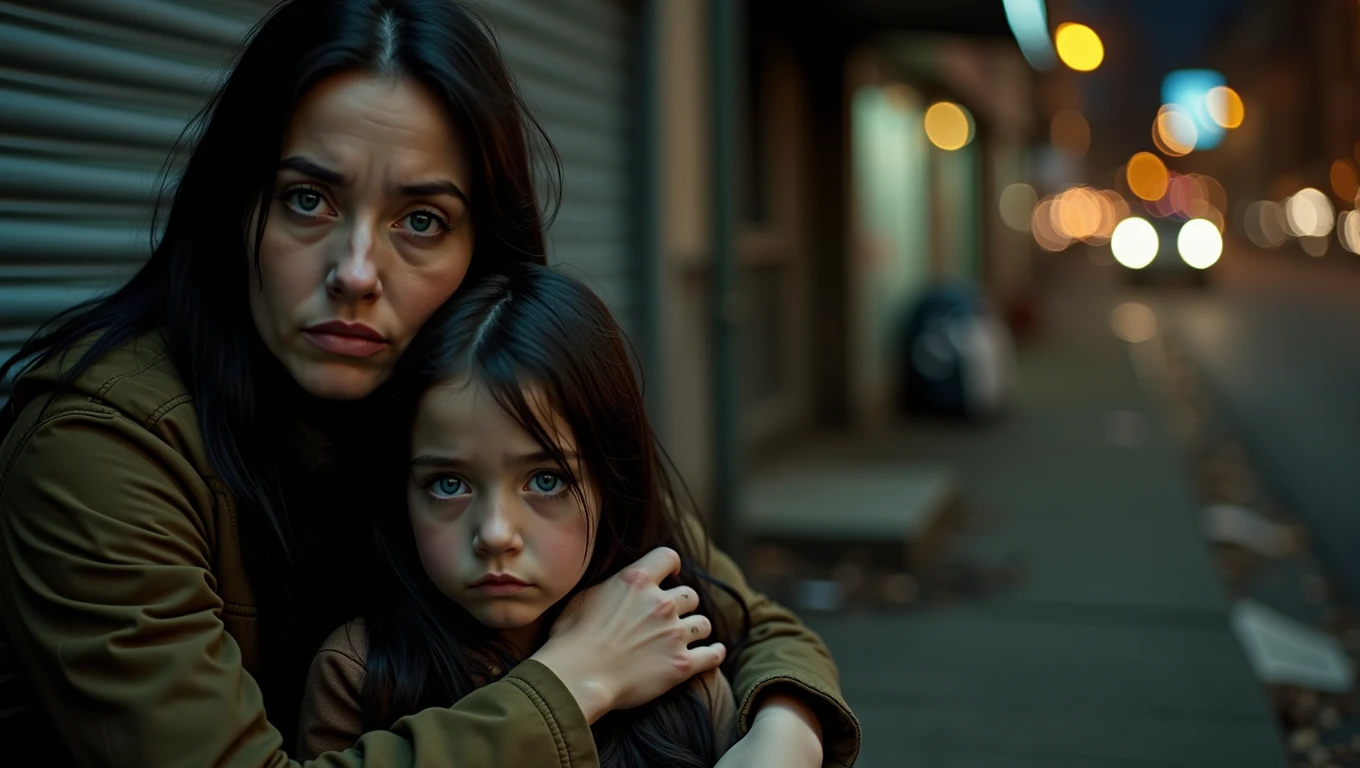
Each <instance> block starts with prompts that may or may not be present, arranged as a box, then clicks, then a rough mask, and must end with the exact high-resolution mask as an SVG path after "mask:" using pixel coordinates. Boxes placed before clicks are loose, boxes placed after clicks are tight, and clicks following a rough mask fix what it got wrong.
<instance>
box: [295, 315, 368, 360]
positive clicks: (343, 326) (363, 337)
mask: <svg viewBox="0 0 1360 768" xmlns="http://www.w3.org/2000/svg"><path fill="white" fill-rule="evenodd" d="M303 334H304V335H306V336H307V338H308V339H309V340H310V341H311V342H312V343H313V344H315V345H317V346H318V347H320V348H321V349H323V350H325V351H326V352H330V353H331V354H333V355H340V356H342V357H368V356H370V355H375V354H377V353H379V352H381V351H383V350H384V349H386V348H387V340H386V339H385V338H383V335H382V334H381V333H378V332H377V331H376V330H374V329H373V328H371V327H369V326H367V325H364V324H363V323H345V322H341V321H338V320H335V321H331V322H328V323H319V324H317V325H313V326H311V327H309V328H304V329H303Z"/></svg>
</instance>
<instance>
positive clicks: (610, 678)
mask: <svg viewBox="0 0 1360 768" xmlns="http://www.w3.org/2000/svg"><path fill="white" fill-rule="evenodd" d="M679 570H680V556H679V555H678V554H676V552H675V550H673V549H670V548H667V547H658V548H657V549H654V550H652V551H651V552H648V553H647V554H646V555H644V556H643V557H642V559H641V560H638V561H637V562H636V563H634V564H633V565H631V566H629V567H628V568H625V569H624V570H622V571H620V572H619V573H618V574H616V575H614V576H612V577H610V578H609V579H607V580H606V581H604V582H601V583H600V584H597V585H595V586H594V587H591V588H590V589H587V590H585V591H584V592H582V593H581V594H579V595H577V596H576V597H575V598H573V599H572V601H571V602H570V603H568V604H567V607H566V609H565V610H564V611H563V612H562V615H561V616H559V617H558V619H557V621H556V622H555V623H554V624H553V626H552V630H551V633H550V636H549V638H548V642H547V643H546V644H544V646H543V647H542V648H540V649H539V650H538V652H537V653H535V654H534V655H533V656H531V657H530V658H532V659H535V660H537V661H539V662H540V663H542V664H544V665H545V666H547V667H548V668H549V669H551V670H552V671H553V673H554V674H556V675H557V676H558V678H559V679H561V680H562V682H563V683H564V684H565V685H566V686H567V690H569V691H571V693H572V695H573V696H574V697H575V698H576V701H577V703H578V704H580V705H581V711H582V712H584V713H585V716H586V720H587V721H589V722H591V723H594V722H595V721H596V720H598V719H599V718H601V717H603V716H604V715H605V713H607V712H609V711H611V710H615V709H628V708H629V707H636V706H638V705H641V704H646V703H647V702H649V701H651V700H652V699H654V698H656V697H657V696H660V695H661V694H663V693H665V692H666V691H668V690H670V689H671V688H674V687H675V686H676V685H679V684H680V683H682V682H684V681H685V680H688V679H689V678H690V677H692V676H693V675H695V674H698V673H700V672H707V671H708V670H710V669H714V668H715V667H717V666H718V665H719V664H721V663H722V660H723V658H724V657H725V656H726V655H727V649H726V648H724V647H723V645H722V644H721V643H713V644H710V645H703V646H698V647H696V648H693V649H691V648H688V647H687V646H688V645H689V644H690V643H693V642H694V641H696V640H702V639H703V638H705V637H708V635H709V633H710V632H712V631H713V627H712V625H711V624H710V623H709V620H708V619H707V618H706V617H704V616H686V615H685V614H687V613H690V612H692V611H693V610H694V609H696V608H698V607H699V596H698V594H696V593H695V591H694V590H693V589H691V588H689V587H676V588H674V589H667V590H663V589H661V586H660V585H661V581H662V580H663V579H665V578H666V577H667V576H670V575H672V574H674V573H677V572H678V571H679Z"/></svg>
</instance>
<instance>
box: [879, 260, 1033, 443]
mask: <svg viewBox="0 0 1360 768" xmlns="http://www.w3.org/2000/svg"><path fill="white" fill-rule="evenodd" d="M905 320H906V322H905V323H904V326H905V327H904V328H903V331H902V335H901V337H900V343H899V347H898V348H899V350H900V357H899V363H900V370H901V374H900V387H899V391H900V393H901V397H900V403H901V406H902V407H903V409H904V410H907V411H911V412H916V413H926V414H931V415H937V416H950V417H956V418H964V419H988V418H993V417H995V416H998V415H1000V414H1001V413H1002V412H1003V411H1004V410H1005V409H1006V407H1007V406H1008V404H1009V402H1010V399H1011V386H1012V381H1013V379H1014V368H1015V352H1014V345H1013V343H1012V340H1011V335H1010V331H1009V330H1008V329H1007V328H1006V326H1005V324H1004V323H1003V322H1002V321H1001V320H1000V319H999V318H998V317H997V315H996V313H995V312H994V311H993V310H992V308H991V306H990V305H989V304H988V302H987V300H986V299H985V298H984V297H983V296H982V295H981V294H980V293H979V292H978V291H977V290H976V289H975V288H973V287H971V286H967V285H946V286H940V287H936V288H932V289H930V290H928V291H927V292H926V293H925V294H924V295H923V296H921V298H920V299H919V300H918V301H917V302H916V305H915V306H914V307H913V308H912V309H911V311H910V312H908V313H907V314H906V315H905Z"/></svg>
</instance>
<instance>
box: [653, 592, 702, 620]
mask: <svg viewBox="0 0 1360 768" xmlns="http://www.w3.org/2000/svg"><path fill="white" fill-rule="evenodd" d="M662 596H663V597H664V598H666V599H668V600H670V602H671V603H672V604H674V605H675V615H676V616H684V615H685V614H687V613H693V612H694V611H695V610H697V609H698V607H699V593H698V592H695V591H694V588H693V587H685V586H680V587H675V588H674V589H668V590H666V591H664V592H663V593H662Z"/></svg>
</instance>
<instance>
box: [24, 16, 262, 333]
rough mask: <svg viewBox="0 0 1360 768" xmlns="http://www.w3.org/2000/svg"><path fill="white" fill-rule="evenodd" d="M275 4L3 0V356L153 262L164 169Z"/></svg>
mask: <svg viewBox="0 0 1360 768" xmlns="http://www.w3.org/2000/svg"><path fill="white" fill-rule="evenodd" d="M271 6H272V2H270V0H256V1H255V2H240V1H239V0H238V1H237V2H229V1H228V0H222V1H221V2H211V1H209V0H198V1H196V2H179V3H175V4H171V3H165V2H153V1H152V0H118V1H117V2H111V1H110V0H25V1H22V2H8V1H4V0H0V358H7V357H9V355H10V354H11V353H12V352H13V351H14V349H15V348H17V347H18V345H19V344H20V343H21V342H22V341H23V339H24V338H26V337H27V336H28V334H29V333H31V332H32V330H33V328H34V327H35V326H36V325H37V324H38V323H39V322H41V321H42V320H45V319H46V318H48V317H50V316H51V315H52V314H54V313H55V312H57V311H59V310H61V309H63V308H65V307H67V306H69V305H71V304H72V303H74V302H76V301H79V300H81V299H84V298H87V297H89V296H92V295H94V294H96V293H98V292H100V291H102V290H105V289H107V288H109V287H112V286H115V285H117V284H118V283H120V282H121V281H122V280H124V279H126V277H127V276H128V275H130V274H131V272H132V271H133V270H134V269H135V268H136V266H137V265H138V264H139V263H140V262H141V261H142V260H143V259H145V257H146V255H147V253H148V251H149V246H150V234H149V232H148V226H149V221H150V210H151V203H152V200H153V198H154V194H155V189H156V182H157V178H158V174H159V172H160V170H161V168H162V165H163V164H164V163H165V161H166V158H167V156H168V154H169V152H170V149H171V147H172V145H173V144H174V142H175V140H176V138H178V137H179V134H180V132H181V131H182V130H183V128H184V126H185V124H186V123H187V121H188V119H189V118H190V117H191V116H192V115H193V114H194V113H195V112H196V111H197V110H198V109H199V108H200V107H201V106H202V105H203V103H204V102H205V101H206V100H207V98H208V96H209V95H210V94H211V92H212V90H213V88H215V87H216V85H217V83H218V80H219V78H220V73H221V71H222V66H223V65H224V64H225V63H226V62H228V61H229V60H230V58H231V56H232V54H233V52H234V51H235V50H236V49H237V47H238V45H239V41H240V39H241V38H242V37H243V35H244V34H245V33H246V31H247V30H248V28H249V26H250V25H251V24H252V23H254V22H255V21H256V20H257V19H258V18H259V17H260V16H262V15H263V14H264V12H265V11H267V10H268V8H269V7H271Z"/></svg>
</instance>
